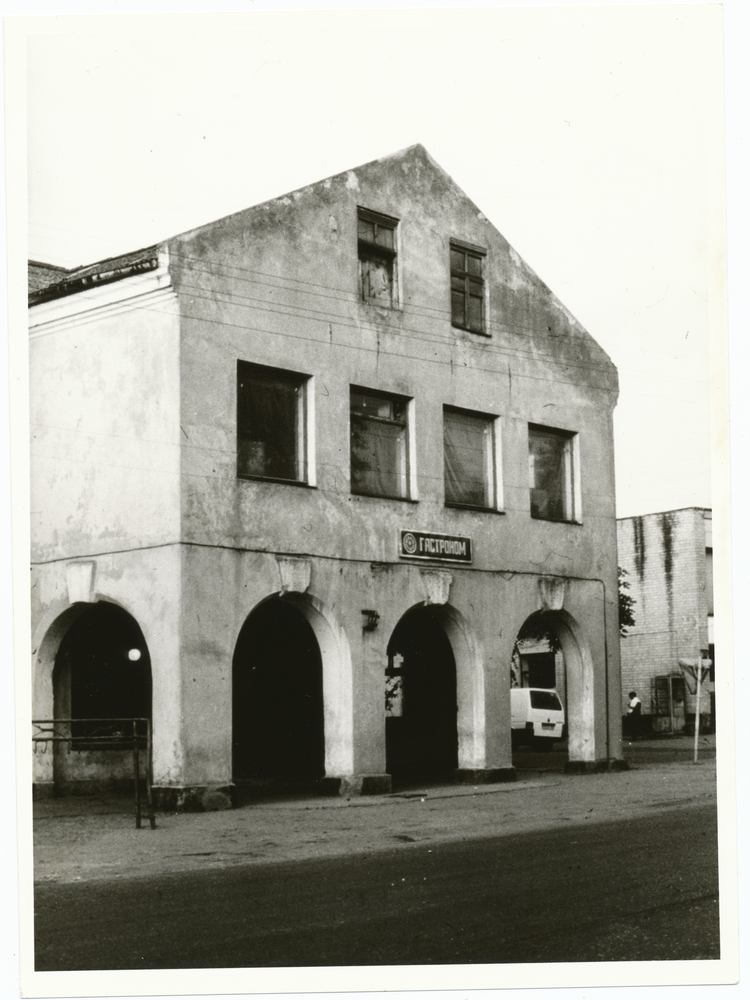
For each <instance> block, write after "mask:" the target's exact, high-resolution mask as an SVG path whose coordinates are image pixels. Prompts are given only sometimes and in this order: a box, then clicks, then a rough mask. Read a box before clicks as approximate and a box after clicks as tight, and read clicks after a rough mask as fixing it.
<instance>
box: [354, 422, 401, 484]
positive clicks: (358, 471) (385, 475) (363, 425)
mask: <svg viewBox="0 0 750 1000" xmlns="http://www.w3.org/2000/svg"><path fill="white" fill-rule="evenodd" d="M351 432H352V434H351V461H352V466H351V468H352V472H351V474H352V491H353V492H354V493H365V494H368V495H369V496H380V497H405V496H406V485H407V484H406V427H405V424H399V423H391V422H387V421H385V420H383V419H378V418H374V417H365V416H361V415H358V414H356V413H354V412H353V413H352V415H351Z"/></svg>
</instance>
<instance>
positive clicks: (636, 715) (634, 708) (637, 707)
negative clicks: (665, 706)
mask: <svg viewBox="0 0 750 1000" xmlns="http://www.w3.org/2000/svg"><path fill="white" fill-rule="evenodd" d="M626 721H627V724H628V725H627V729H628V735H629V736H630V738H631V740H637V739H638V737H639V736H640V735H641V699H640V698H639V697H638V695H637V694H636V692H635V691H631V692H630V694H629V695H628V714H627V717H626Z"/></svg>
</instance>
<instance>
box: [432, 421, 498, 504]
mask: <svg viewBox="0 0 750 1000" xmlns="http://www.w3.org/2000/svg"><path fill="white" fill-rule="evenodd" d="M447 414H455V415H458V416H465V417H473V418H475V419H477V420H482V421H485V423H486V425H487V430H488V434H487V441H486V444H485V468H486V478H485V496H486V498H487V500H488V503H486V504H475V503H464V502H462V501H460V500H449V499H448V484H447V466H446V447H445V426H446V424H445V418H446V415H447ZM501 439H502V421H501V418H500V417H499V416H498V415H497V414H493V413H484V412H481V411H479V410H468V409H466V408H465V407H461V406H451V405H448V404H445V405H443V503H444V505H445V506H446V507H452V508H455V509H457V510H478V511H492V512H493V513H501V512H502V478H501V469H502V466H501V455H500V444H501Z"/></svg>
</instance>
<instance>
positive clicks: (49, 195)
mask: <svg viewBox="0 0 750 1000" xmlns="http://www.w3.org/2000/svg"><path fill="white" fill-rule="evenodd" d="M257 7H258V5H256V12H255V13H251V14H249V15H229V16H227V17H218V18H217V17H212V18H203V19H196V18H195V17H192V18H191V17H186V18H179V17H171V18H166V19H165V18H154V19H152V20H143V19H140V20H131V21H117V20H113V19H93V20H92V19H87V20H86V21H82V20H80V19H71V18H58V19H55V20H53V19H39V20H38V22H36V23H35V24H34V28H33V31H32V32H31V34H30V37H29V46H28V75H27V80H28V92H27V101H28V105H27V107H28V137H29V138H28V167H29V173H28V177H29V188H28V198H29V243H28V252H29V256H30V257H31V258H33V259H37V260H43V261H48V262H52V263H58V264H62V265H65V266H72V265H76V264H82V263H88V262H90V261H93V260H96V259H99V258H101V257H106V256H111V255H113V254H116V253H118V252H121V251H126V250H131V249H136V248H138V247H141V246H145V245H148V244H149V243H152V242H155V241H157V240H159V239H162V238H164V237H167V236H171V235H174V234H175V233H178V232H181V231H183V230H185V229H188V228H190V227H193V226H196V225H199V224H202V223H205V222H210V221H211V220H213V219H216V218H219V217H221V216H223V215H226V214H228V213H230V212H233V211H237V210H239V209H242V208H245V207H247V206H249V205H252V204H255V203H257V202H259V201H263V200H265V199H267V198H272V197H274V196H276V195H280V194H283V193H285V192H287V191H290V190H293V189H294V188H297V187H300V186H303V185H305V184H308V183H310V182H312V181H316V180H319V179H322V178H324V177H326V176H328V175H330V174H333V173H338V172H339V171H341V170H345V169H347V168H349V167H354V166H357V165H358V164H360V163H364V162H367V161H368V160H371V159H374V158H377V157H379V156H383V155H385V154H388V153H391V152H394V151H395V150H397V149H400V148H403V147H405V146H408V145H411V144H412V143H414V142H421V143H423V144H424V145H425V146H426V148H427V149H428V151H429V152H430V153H431V154H432V156H433V157H434V158H435V159H436V160H437V161H438V163H440V165H441V166H442V167H443V168H444V169H445V170H446V171H447V172H448V173H449V174H451V175H452V177H453V178H454V180H455V181H456V182H457V183H458V184H459V185H460V186H461V187H462V188H463V189H464V191H465V192H466V193H467V194H468V196H469V197H470V198H471V199H472V200H473V201H474V202H475V203H476V204H477V205H478V206H479V208H480V209H481V210H482V211H483V212H484V213H485V215H486V216H487V217H488V218H489V219H490V220H491V221H492V223H493V224H494V225H495V226H496V227H497V228H498V229H499V230H500V231H501V232H502V233H503V234H504V236H505V237H506V238H507V239H508V240H509V242H510V243H511V244H512V245H513V246H514V247H515V249H516V250H517V251H518V252H519V253H520V255H521V256H522V257H523V258H524V259H525V260H526V261H527V262H528V263H529V264H530V265H531V267H533V268H534V270H536V271H537V273H538V274H539V275H540V277H541V278H542V279H543V280H544V281H545V282H546V283H547V284H548V285H549V286H550V287H551V288H552V290H553V291H554V292H555V293H556V294H557V295H558V296H559V298H560V299H561V300H562V301H563V303H564V304H565V305H566V306H567V307H568V309H570V311H571V312H573V313H574V315H576V316H577V318H578V319H579V320H580V321H581V322H582V323H583V324H584V325H585V326H586V328H587V329H588V330H589V332H590V333H591V334H592V335H593V336H594V337H595V338H596V340H598V341H599V343H600V344H601V345H602V346H603V347H604V349H605V350H606V351H607V352H608V354H609V355H610V356H611V357H612V359H613V360H614V362H615V364H616V365H617V367H618V370H619V373H620V401H619V404H618V407H617V410H616V411H615V429H616V463H617V507H618V516H628V515H631V514H640V513H648V512H650V511H658V510H668V509H672V508H679V507H686V506H693V505H696V506H705V507H709V506H711V504H712V497H711V488H710V468H709V467H710V439H709V339H710V335H711V334H713V335H715V336H718V337H722V336H723V334H724V327H723V322H722V313H721V301H722V294H723V288H722V274H723V262H722V257H721V254H722V250H723V246H722V240H721V237H722V229H721V227H722V225H723V219H722V216H721V210H722V199H723V189H722V183H723V162H722V147H721V140H722V105H721V82H722V76H721V74H722V67H721V52H722V49H721V45H722V39H721V31H722V25H721V9H720V8H719V7H718V6H705V5H700V6H696V5H684V6H674V5H653V4H652V5H646V6H632V5H631V6H622V7H611V6H594V7H578V8H560V7H548V8H530V7H528V6H527V7H521V8H507V7H506V8H503V7H497V6H496V7H492V8H489V9H481V10H462V11H456V10H450V9H443V10H439V9H437V10H436V9H421V10H420V9H417V10H405V9H400V10H390V11H389V10H383V9H381V10H378V11H370V12H366V11H361V10H360V11H349V12H346V11H344V12H333V13H331V12H328V13H321V12H313V11H302V12H299V11H298V12H290V13H274V12H259V11H258V10H257ZM27 30H28V29H27Z"/></svg>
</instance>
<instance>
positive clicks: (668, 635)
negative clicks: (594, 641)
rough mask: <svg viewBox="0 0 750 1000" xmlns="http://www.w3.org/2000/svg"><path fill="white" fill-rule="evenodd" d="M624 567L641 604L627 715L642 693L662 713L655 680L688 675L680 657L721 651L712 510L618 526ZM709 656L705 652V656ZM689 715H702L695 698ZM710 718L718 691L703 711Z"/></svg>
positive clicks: (630, 641)
mask: <svg viewBox="0 0 750 1000" xmlns="http://www.w3.org/2000/svg"><path fill="white" fill-rule="evenodd" d="M617 543H618V552H619V563H620V566H621V567H622V568H623V569H624V570H626V572H627V574H628V575H627V576H626V577H625V580H626V582H627V583H628V590H627V593H628V595H629V596H630V597H632V598H633V599H634V601H635V606H634V609H633V615H634V618H635V626H634V627H632V628H628V630H627V635H626V636H625V637H624V638H623V639H622V641H621V647H620V656H621V662H622V692H623V713H624V712H625V711H626V707H627V696H628V692H630V691H631V690H635V691H636V692H637V693H638V697H639V698H640V699H641V701H642V702H643V712H644V715H646V716H649V717H651V716H653V715H654V714H655V713H656V711H657V708H656V704H655V692H654V678H656V677H664V676H675V677H681V676H682V674H681V671H680V666H679V660H680V659H687V660H689V659H692V660H697V658H698V655H699V650H700V649H703V650H707V649H709V647H710V646H712V645H713V593H712V581H711V578H710V565H711V560H712V552H713V544H712V532H711V511H710V510H707V509H704V508H699V507H688V508H685V509H683V510H672V511H664V512H662V513H657V514H646V515H643V516H640V517H628V518H622V519H620V520H618V522H617ZM704 655H705V654H704ZM686 710H687V712H688V713H694V712H695V700H694V699H693V698H691V697H690V695H689V693H688V698H687V705H686ZM709 712H710V685H709V686H708V687H707V688H706V690H705V692H704V695H703V698H702V706H701V713H702V714H704V715H706V714H708V713H709Z"/></svg>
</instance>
